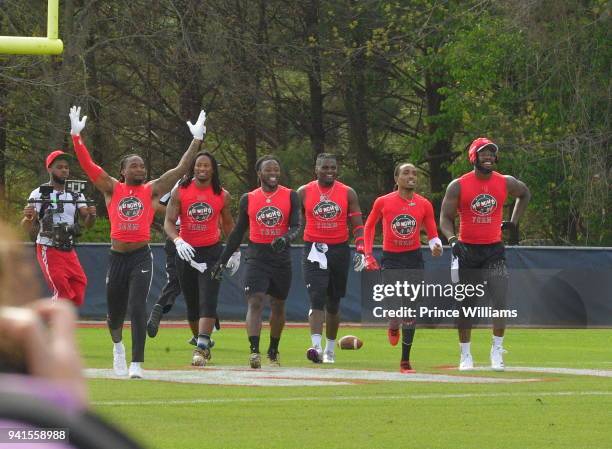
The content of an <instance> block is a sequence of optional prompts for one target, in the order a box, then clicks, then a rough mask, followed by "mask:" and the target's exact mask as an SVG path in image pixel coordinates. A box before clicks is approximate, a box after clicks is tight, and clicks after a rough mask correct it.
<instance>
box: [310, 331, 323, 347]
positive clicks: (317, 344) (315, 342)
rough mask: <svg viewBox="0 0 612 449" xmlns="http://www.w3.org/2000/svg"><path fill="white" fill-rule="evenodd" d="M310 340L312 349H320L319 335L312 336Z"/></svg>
mask: <svg viewBox="0 0 612 449" xmlns="http://www.w3.org/2000/svg"><path fill="white" fill-rule="evenodd" d="M310 340H311V341H312V347H313V348H317V349H321V334H312V335H311V336H310Z"/></svg>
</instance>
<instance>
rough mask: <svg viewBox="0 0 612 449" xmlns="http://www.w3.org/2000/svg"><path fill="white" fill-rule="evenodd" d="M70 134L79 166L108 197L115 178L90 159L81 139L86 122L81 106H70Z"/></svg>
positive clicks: (111, 191) (111, 192)
mask: <svg viewBox="0 0 612 449" xmlns="http://www.w3.org/2000/svg"><path fill="white" fill-rule="evenodd" d="M68 116H69V117H70V125H71V127H70V134H71V135H72V144H73V145H74V152H75V153H76V157H77V159H78V160H79V164H80V165H81V168H82V169H83V171H84V172H85V174H86V175H87V176H88V177H89V179H91V182H93V184H94V185H95V186H96V188H97V189H98V190H99V191H100V192H102V193H103V194H104V197H105V198H108V197H110V196H111V195H112V194H113V189H114V187H115V183H116V182H117V180H116V179H115V178H113V177H111V176H109V174H108V173H106V172H105V171H104V169H102V167H100V166H99V165H97V164H96V163H95V162H94V161H93V160H92V159H91V155H90V154H89V151H88V150H87V147H86V146H85V144H84V143H83V139H81V131H83V128H85V122H87V116H86V115H85V116H83V118H80V116H81V107H80V106H79V107H76V106H72V107H71V108H70V113H69V114H68Z"/></svg>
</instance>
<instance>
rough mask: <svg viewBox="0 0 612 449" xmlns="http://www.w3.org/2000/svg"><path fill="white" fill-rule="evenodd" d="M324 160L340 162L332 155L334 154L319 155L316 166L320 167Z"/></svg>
mask: <svg viewBox="0 0 612 449" xmlns="http://www.w3.org/2000/svg"><path fill="white" fill-rule="evenodd" d="M324 159H333V160H334V161H336V162H338V158H337V157H336V155H335V154H332V153H319V154H318V155H317V160H316V162H315V165H320V164H321V161H323V160H324Z"/></svg>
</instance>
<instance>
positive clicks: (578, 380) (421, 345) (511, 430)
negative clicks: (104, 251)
mask: <svg viewBox="0 0 612 449" xmlns="http://www.w3.org/2000/svg"><path fill="white" fill-rule="evenodd" d="M188 334H189V332H188V330H187V329H175V328H162V329H161V330H160V333H159V334H158V336H157V337H156V338H155V339H148V340H147V350H146V363H145V365H144V366H145V369H171V370H191V369H192V368H191V367H190V366H189V363H190V361H191V351H192V347H191V346H189V345H188V344H187V339H188V337H189V335H188ZM346 334H353V335H358V336H359V337H360V338H361V339H363V340H364V342H365V344H364V347H363V348H362V349H360V350H358V351H340V350H338V351H337V362H336V364H335V365H333V366H332V368H334V369H336V368H339V369H358V370H385V371H392V372H396V371H398V369H399V357H400V349H399V346H398V347H391V346H390V345H389V344H388V343H387V339H386V333H385V330H384V329H372V328H349V329H341V331H340V335H346ZM125 336H126V349H127V352H128V353H129V351H130V346H129V331H127V329H126V332H125ZM78 338H79V342H80V344H81V349H82V354H83V356H84V358H85V363H86V366H87V367H88V368H112V344H111V342H110V338H109V337H108V334H107V331H106V330H105V329H96V328H94V329H91V328H90V329H80V330H79V334H78ZM267 338H268V336H267V331H266V330H265V329H264V333H263V335H262V352H263V351H265V349H266V348H267ZM214 339H215V340H216V342H217V345H216V347H215V349H214V350H213V360H212V362H213V363H212V364H211V365H210V366H211V367H212V368H221V367H224V366H244V367H245V368H246V366H247V358H248V343H247V340H246V336H245V332H244V329H229V328H224V329H222V330H221V332H218V333H215V334H214ZM309 341H310V339H309V335H308V330H307V329H303V328H298V329H295V328H292V329H286V330H285V334H284V336H283V340H282V341H281V346H280V351H281V356H282V358H281V362H282V365H283V367H301V368H311V369H313V370H326V369H329V368H328V365H325V366H322V365H320V366H314V365H313V364H312V363H310V362H309V361H307V360H306V359H305V357H304V352H305V349H306V347H307V346H308V343H309ZM505 347H506V349H507V350H508V351H509V352H508V354H506V356H505V361H506V366H508V367H512V366H515V367H517V366H521V367H524V366H529V367H552V368H561V367H565V368H589V369H600V370H607V371H609V372H612V352H611V349H610V348H611V347H612V330H597V329H596V330H525V329H520V330H513V329H510V330H509V331H508V333H507V338H506V341H505ZM489 348H490V332H489V331H485V330H476V331H474V335H473V343H472V353H473V355H474V359H475V363H476V364H477V365H480V366H486V365H487V364H488V353H489ZM458 352H459V351H458V344H457V340H456V332H455V331H454V330H451V329H436V330H434V329H419V330H418V331H417V334H416V338H415V343H414V348H413V351H412V357H411V358H412V360H413V366H414V367H415V368H416V369H417V371H418V372H419V373H432V374H449V375H457V376H459V375H461V376H477V377H489V378H491V377H493V378H523V379H524V378H529V379H537V380H540V381H533V382H523V383H505V384H504V383H500V384H497V383H494V384H460V383H433V382H398V381H379V382H360V383H357V384H352V385H341V386H299V387H295V386H292V387H281V386H271V387H262V386H228V385H206V384H185V383H182V384H180V383H174V382H162V381H151V380H128V379H122V380H116V379H90V380H89V381H88V383H89V387H90V399H91V402H92V405H93V408H94V409H95V410H96V411H97V412H99V413H100V414H101V415H103V416H104V417H106V418H107V419H108V420H110V421H111V422H113V423H115V424H117V425H118V426H119V427H121V428H122V429H124V430H125V431H127V432H128V433H129V434H130V435H132V436H133V437H135V438H136V439H137V440H139V441H141V442H142V443H143V444H144V445H145V446H146V447H150V448H158V449H161V448H168V449H171V448H172V449H174V448H326V449H329V448H368V449H371V448H387V447H388V448H427V449H432V448H453V449H459V448H470V449H472V448H500V449H502V448H521V449H527V448H548V447H551V448H611V447H612V377H596V376H586V375H581V376H578V375H567V374H554V373H534V372H504V373H494V372H491V371H488V370H487V371H474V372H470V373H461V374H460V373H459V372H458V371H451V370H448V369H444V368H442V366H444V365H455V364H457V363H458ZM264 366H265V365H264ZM207 369H208V368H204V369H199V371H198V372H199V373H201V376H206V375H207V372H206V371H207ZM406 376H410V375H406Z"/></svg>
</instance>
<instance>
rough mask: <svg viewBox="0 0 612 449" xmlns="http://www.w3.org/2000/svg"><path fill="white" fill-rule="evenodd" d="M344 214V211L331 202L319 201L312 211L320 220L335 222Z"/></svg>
mask: <svg viewBox="0 0 612 449" xmlns="http://www.w3.org/2000/svg"><path fill="white" fill-rule="evenodd" d="M341 213H342V209H340V206H338V205H337V204H336V203H334V202H333V201H330V200H325V201H319V202H318V203H317V204H316V205H315V207H313V209H312V214H313V215H314V216H315V217H316V218H318V219H320V220H333V219H334V218H336V217H337V216H339V215H340V214H341Z"/></svg>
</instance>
